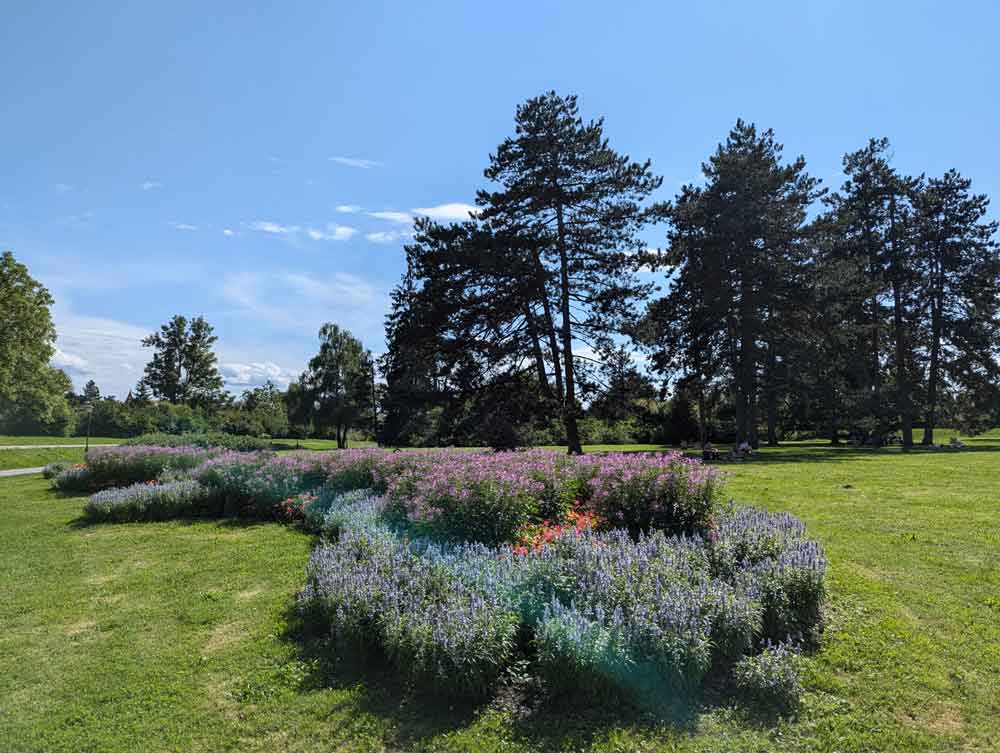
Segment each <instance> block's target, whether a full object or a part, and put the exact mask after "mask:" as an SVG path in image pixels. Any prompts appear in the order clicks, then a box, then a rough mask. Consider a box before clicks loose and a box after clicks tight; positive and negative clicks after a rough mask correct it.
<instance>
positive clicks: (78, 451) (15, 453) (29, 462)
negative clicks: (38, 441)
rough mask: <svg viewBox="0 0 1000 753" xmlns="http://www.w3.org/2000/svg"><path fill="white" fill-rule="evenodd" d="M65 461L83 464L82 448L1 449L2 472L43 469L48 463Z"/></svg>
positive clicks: (0, 468)
mask: <svg viewBox="0 0 1000 753" xmlns="http://www.w3.org/2000/svg"><path fill="white" fill-rule="evenodd" d="M57 460H63V461H65V462H67V463H82V462H83V448H82V447H52V448H39V449H35V450H5V449H2V448H0V471H7V470H11V469H13V468H41V467H42V466H45V465H47V464H48V463H54V462H56V461H57Z"/></svg>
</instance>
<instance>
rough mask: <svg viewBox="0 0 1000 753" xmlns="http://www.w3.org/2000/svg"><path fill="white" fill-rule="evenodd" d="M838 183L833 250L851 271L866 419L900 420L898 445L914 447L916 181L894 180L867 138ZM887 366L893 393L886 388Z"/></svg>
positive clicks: (877, 144) (883, 151)
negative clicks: (914, 238) (914, 234)
mask: <svg viewBox="0 0 1000 753" xmlns="http://www.w3.org/2000/svg"><path fill="white" fill-rule="evenodd" d="M843 165H844V173H845V175H846V177H847V179H846V181H845V182H844V184H843V186H842V187H841V188H840V190H838V191H837V192H836V193H834V194H832V195H831V196H830V197H829V199H828V200H827V203H828V205H829V207H830V209H831V214H830V216H829V217H828V220H829V221H831V222H833V223H834V224H835V226H836V241H835V243H834V244H833V245H832V246H831V252H832V253H833V254H834V255H835V256H836V257H837V258H838V259H839V260H840V263H841V264H845V265H851V266H853V273H852V274H849V275H848V276H846V277H844V278H843V280H844V282H845V283H847V284H846V285H844V286H843V287H842V288H841V291H840V295H841V296H842V297H843V299H844V300H849V301H851V303H852V306H851V314H852V316H851V317H850V318H853V322H852V324H851V328H852V330H853V331H854V332H855V333H856V345H855V348H854V352H852V353H850V354H849V356H848V357H849V358H851V359H852V360H856V363H857V364H858V365H859V366H860V367H861V369H860V375H861V378H862V381H863V390H864V397H863V399H864V405H863V408H862V412H863V414H864V415H867V416H872V417H874V426H875V427H876V428H878V430H879V431H880V432H881V431H882V430H884V429H885V428H886V427H887V426H888V425H889V424H890V423H892V422H893V420H894V418H893V415H891V414H894V415H897V416H898V418H899V421H900V425H901V428H902V435H903V444H904V445H905V446H910V445H912V444H913V422H914V401H913V390H914V382H915V380H916V364H915V348H916V343H917V341H918V339H919V332H918V329H917V328H918V326H919V317H918V316H917V313H916V310H915V308H916V305H915V291H916V280H915V277H914V253H915V251H914V244H913V238H912V216H913V211H912V202H913V197H914V195H915V193H916V191H917V187H918V185H919V179H914V178H907V177H904V176H901V175H899V174H898V173H897V172H896V171H895V170H894V169H893V168H892V165H891V164H890V156H889V140H888V139H884V138H883V139H871V140H870V141H869V142H868V144H867V146H865V147H864V148H863V149H859V150H858V151H855V152H852V153H850V154H847V155H845V156H844V161H843ZM890 365H891V376H892V382H893V384H892V391H891V393H890V394H885V390H884V386H885V384H886V382H887V377H888V375H889V370H888V367H889V366H890Z"/></svg>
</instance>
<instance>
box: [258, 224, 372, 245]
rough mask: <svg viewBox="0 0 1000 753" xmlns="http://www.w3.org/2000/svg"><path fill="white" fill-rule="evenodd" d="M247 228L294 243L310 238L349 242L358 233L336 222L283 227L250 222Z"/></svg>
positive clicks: (354, 229)
mask: <svg viewBox="0 0 1000 753" xmlns="http://www.w3.org/2000/svg"><path fill="white" fill-rule="evenodd" d="M246 227H248V228H249V229H250V230H256V231H257V232H260V233H267V234H268V235H278V236H284V237H286V238H287V239H289V240H292V241H295V240H298V239H299V238H302V237H305V238H309V239H310V240H314V241H348V240H350V239H351V238H353V237H354V236H355V235H356V234H357V232H358V230H357V228H353V227H348V226H347V225H338V224H336V223H334V222H328V223H326V225H321V226H310V225H282V224H280V223H277V222H270V221H266V220H265V221H256V222H249V223H247V224H246Z"/></svg>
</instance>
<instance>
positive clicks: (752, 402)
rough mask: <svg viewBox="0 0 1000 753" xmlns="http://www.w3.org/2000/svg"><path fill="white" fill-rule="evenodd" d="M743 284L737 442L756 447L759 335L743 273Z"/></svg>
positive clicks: (750, 296)
mask: <svg viewBox="0 0 1000 753" xmlns="http://www.w3.org/2000/svg"><path fill="white" fill-rule="evenodd" d="M743 277H744V279H743V281H742V282H741V284H740V353H739V374H740V378H739V383H740V387H739V403H738V405H737V411H736V422H737V425H736V444H737V445H739V444H741V443H742V442H744V441H746V442H749V443H750V445H751V446H754V447H755V446H756V439H757V437H756V434H757V430H756V429H757V401H756V395H755V393H756V385H755V374H754V372H755V371H756V368H755V364H754V354H753V351H754V345H755V342H756V337H755V333H754V329H753V324H752V321H753V297H752V292H751V290H750V283H749V281H747V280H746V272H745V271H744V273H743Z"/></svg>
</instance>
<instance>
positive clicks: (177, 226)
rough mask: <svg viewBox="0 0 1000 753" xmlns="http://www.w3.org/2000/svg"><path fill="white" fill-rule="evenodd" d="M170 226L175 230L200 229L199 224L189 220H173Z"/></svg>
mask: <svg viewBox="0 0 1000 753" xmlns="http://www.w3.org/2000/svg"><path fill="white" fill-rule="evenodd" d="M170 227H172V228H173V229H174V230H189V231H194V230H198V229H199V227H198V226H197V225H192V224H190V223H188V222H171V223H170Z"/></svg>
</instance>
